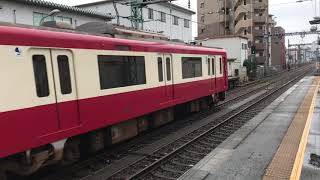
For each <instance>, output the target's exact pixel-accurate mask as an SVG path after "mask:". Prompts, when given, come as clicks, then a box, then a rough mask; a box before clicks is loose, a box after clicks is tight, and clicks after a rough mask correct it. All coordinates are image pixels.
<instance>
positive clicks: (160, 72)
mask: <svg viewBox="0 0 320 180" xmlns="http://www.w3.org/2000/svg"><path fill="white" fill-rule="evenodd" d="M158 75H159V82H162V81H163V65H162V58H161V57H158Z"/></svg>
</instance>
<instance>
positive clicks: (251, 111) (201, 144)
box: [109, 76, 302, 179]
mask: <svg viewBox="0 0 320 180" xmlns="http://www.w3.org/2000/svg"><path fill="white" fill-rule="evenodd" d="M301 77H302V76H298V77H297V78H294V79H293V80H291V81H289V82H287V83H285V84H284V85H282V86H281V87H278V88H276V89H274V90H272V91H270V92H268V93H266V94H264V95H263V96H262V97H259V98H257V99H254V100H252V101H250V102H248V103H247V104H245V105H244V106H242V107H241V109H240V110H239V111H237V112H231V113H230V114H227V115H226V116H224V117H221V118H219V119H217V120H215V121H214V122H212V123H210V124H208V125H206V126H204V127H202V128H200V129H199V130H198V131H196V132H193V133H192V134H190V135H188V136H186V137H184V138H183V139H180V140H179V141H177V142H174V143H173V144H171V145H170V146H169V147H165V148H164V149H161V150H159V151H158V152H156V153H155V154H153V156H155V157H161V158H158V159H145V160H144V161H141V162H139V163H137V164H133V165H132V166H131V167H129V168H132V170H130V169H129V170H125V171H127V172H132V171H133V172H135V173H134V174H129V173H128V174H125V171H121V172H119V173H118V174H116V175H115V176H113V177H111V178H109V179H177V178H179V177H180V176H181V175H183V174H184V173H185V172H186V171H187V170H189V169H190V168H192V167H193V166H194V165H195V164H196V163H197V162H199V161H200V160H201V159H203V158H204V157H205V156H206V155H207V154H209V153H210V152H211V151H212V150H213V149H215V148H216V147H217V146H218V145H220V144H221V143H222V142H223V141H224V140H226V139H227V138H228V137H229V136H230V135H232V134H233V133H234V132H235V131H237V130H238V129H240V128H241V127H242V126H243V125H244V124H245V123H246V122H248V121H249V120H250V119H252V118H253V117H254V116H255V115H257V113H259V112H260V111H261V110H262V109H264V108H265V107H266V106H267V105H269V104H270V103H271V102H273V101H274V100H275V99H276V98H277V97H279V96H280V95H281V94H282V93H283V92H285V91H286V90H287V89H288V86H289V85H290V84H293V83H295V82H296V81H297V80H298V79H300V78H301ZM170 150H171V151H170ZM142 165H144V166H146V167H144V168H141V167H142ZM139 168H141V169H139ZM138 169H139V170H138Z"/></svg>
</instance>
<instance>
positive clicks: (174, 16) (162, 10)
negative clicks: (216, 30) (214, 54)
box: [77, 0, 195, 42]
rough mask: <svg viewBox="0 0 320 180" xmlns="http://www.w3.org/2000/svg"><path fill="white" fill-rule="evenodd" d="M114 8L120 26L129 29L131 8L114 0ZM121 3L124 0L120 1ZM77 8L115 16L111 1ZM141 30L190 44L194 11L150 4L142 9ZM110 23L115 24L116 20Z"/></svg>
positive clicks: (160, 4) (106, 0)
mask: <svg viewBox="0 0 320 180" xmlns="http://www.w3.org/2000/svg"><path fill="white" fill-rule="evenodd" d="M115 2H116V7H117V10H118V12H119V16H120V19H119V20H120V25H123V26H126V27H131V26H132V24H131V21H130V20H129V17H130V16H131V7H130V6H128V5H124V4H121V3H120V1H119V0H115ZM121 2H122V3H123V2H125V0H122V1H121ZM77 7H78V8H83V9H87V10H92V11H96V12H100V13H105V12H110V13H111V14H112V15H114V16H116V11H115V8H114V5H113V0H105V1H98V2H93V3H88V4H82V5H78V6H77ZM142 14H143V18H144V20H145V22H144V23H143V30H145V31H150V32H157V33H163V34H164V35H165V36H168V37H169V39H178V40H183V41H184V42H190V41H191V40H192V23H191V20H192V15H194V14H195V12H194V11H192V10H190V9H187V8H184V7H181V6H178V5H175V4H171V3H158V4H151V5H148V6H147V7H145V8H143V13H142ZM112 23H114V24H116V23H117V19H113V20H112Z"/></svg>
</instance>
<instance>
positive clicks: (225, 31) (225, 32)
mask: <svg viewBox="0 0 320 180" xmlns="http://www.w3.org/2000/svg"><path fill="white" fill-rule="evenodd" d="M224 35H227V0H224Z"/></svg>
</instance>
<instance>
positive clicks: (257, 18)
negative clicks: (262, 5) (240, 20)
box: [253, 14, 267, 23]
mask: <svg viewBox="0 0 320 180" xmlns="http://www.w3.org/2000/svg"><path fill="white" fill-rule="evenodd" d="M253 21H254V22H256V23H265V22H267V16H266V15H265V14H263V15H262V16H254V17H253Z"/></svg>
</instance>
